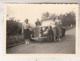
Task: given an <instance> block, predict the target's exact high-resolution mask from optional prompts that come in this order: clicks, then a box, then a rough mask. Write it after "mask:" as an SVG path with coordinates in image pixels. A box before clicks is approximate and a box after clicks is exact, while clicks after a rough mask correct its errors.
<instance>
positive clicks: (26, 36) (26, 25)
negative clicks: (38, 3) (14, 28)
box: [22, 19, 30, 44]
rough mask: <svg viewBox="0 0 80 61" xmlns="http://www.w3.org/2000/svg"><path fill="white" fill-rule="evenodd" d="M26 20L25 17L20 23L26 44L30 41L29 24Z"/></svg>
mask: <svg viewBox="0 0 80 61" xmlns="http://www.w3.org/2000/svg"><path fill="white" fill-rule="evenodd" d="M28 21H29V20H28V19H26V20H25V22H24V23H23V25H22V32H23V35H24V39H25V42H26V44H29V42H30V24H29V23H28Z"/></svg>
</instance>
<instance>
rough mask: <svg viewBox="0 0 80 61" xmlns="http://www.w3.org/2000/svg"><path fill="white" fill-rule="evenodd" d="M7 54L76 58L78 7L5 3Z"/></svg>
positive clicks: (53, 4) (73, 5) (56, 4)
mask: <svg viewBox="0 0 80 61" xmlns="http://www.w3.org/2000/svg"><path fill="white" fill-rule="evenodd" d="M5 7H6V8H5V10H6V12H5V17H6V20H5V21H6V41H5V43H6V46H5V47H6V54H76V24H77V20H78V4H77V3H71V4H68V3H64V4H61V3H51V4H50V3H31V4H30V3H26V4H24V3H23V4H21V3H19V4H16V3H12V4H11V3H6V4H5Z"/></svg>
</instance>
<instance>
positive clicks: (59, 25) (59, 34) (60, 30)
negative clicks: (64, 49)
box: [55, 17, 62, 41]
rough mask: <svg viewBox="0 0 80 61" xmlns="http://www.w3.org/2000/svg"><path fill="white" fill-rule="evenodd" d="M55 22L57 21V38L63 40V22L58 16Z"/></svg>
mask: <svg viewBox="0 0 80 61" xmlns="http://www.w3.org/2000/svg"><path fill="white" fill-rule="evenodd" d="M55 22H56V33H57V40H58V41H61V35H62V29H61V26H62V22H61V20H59V18H58V17H57V18H56V20H55Z"/></svg>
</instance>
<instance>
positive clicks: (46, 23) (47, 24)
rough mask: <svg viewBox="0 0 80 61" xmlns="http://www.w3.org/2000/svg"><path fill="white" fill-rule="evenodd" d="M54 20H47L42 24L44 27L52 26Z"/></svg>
mask: <svg viewBox="0 0 80 61" xmlns="http://www.w3.org/2000/svg"><path fill="white" fill-rule="evenodd" d="M52 22H53V21H52V20H46V21H43V22H42V26H50V24H51V23H52Z"/></svg>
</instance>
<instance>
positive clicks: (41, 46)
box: [7, 28, 75, 54]
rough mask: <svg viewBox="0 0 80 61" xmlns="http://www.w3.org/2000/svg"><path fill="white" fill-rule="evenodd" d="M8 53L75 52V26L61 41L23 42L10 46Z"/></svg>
mask: <svg viewBox="0 0 80 61" xmlns="http://www.w3.org/2000/svg"><path fill="white" fill-rule="evenodd" d="M7 53H9V54H10V53H11V54H16V53H20V54H23V53H26V54H35V53H36V54H37V53H38V54H47V53H48V54H75V28H73V29H70V30H68V31H66V35H65V37H63V38H62V41H61V42H49V43H31V44H21V45H18V46H14V47H11V48H8V49H7Z"/></svg>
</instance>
